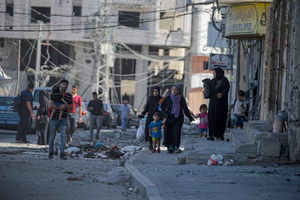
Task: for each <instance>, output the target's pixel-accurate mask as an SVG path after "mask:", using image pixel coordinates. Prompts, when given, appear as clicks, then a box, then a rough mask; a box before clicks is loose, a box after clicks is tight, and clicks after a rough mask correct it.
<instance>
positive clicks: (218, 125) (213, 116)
mask: <svg viewBox="0 0 300 200" xmlns="http://www.w3.org/2000/svg"><path fill="white" fill-rule="evenodd" d="M229 88H230V86H229V81H228V79H227V78H226V77H225V76H224V71H223V70H222V69H221V68H216V69H214V79H212V81H211V83H210V101H209V109H208V120H209V137H208V138H207V139H208V140H211V141H213V140H214V138H215V137H216V138H217V139H219V138H220V139H221V140H223V139H224V132H225V124H226V119H227V110H228V92H229Z"/></svg>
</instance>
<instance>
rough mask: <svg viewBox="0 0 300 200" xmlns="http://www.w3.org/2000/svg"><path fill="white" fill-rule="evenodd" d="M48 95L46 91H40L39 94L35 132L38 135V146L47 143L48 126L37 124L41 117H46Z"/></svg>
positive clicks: (46, 124)
mask: <svg viewBox="0 0 300 200" xmlns="http://www.w3.org/2000/svg"><path fill="white" fill-rule="evenodd" d="M48 109H49V94H48V93H47V91H46V90H41V91H40V94H39V107H38V110H37V120H36V130H37V133H38V144H41V145H46V144H48V142H49V136H50V134H49V124H48V123H39V122H40V117H41V116H42V115H48Z"/></svg>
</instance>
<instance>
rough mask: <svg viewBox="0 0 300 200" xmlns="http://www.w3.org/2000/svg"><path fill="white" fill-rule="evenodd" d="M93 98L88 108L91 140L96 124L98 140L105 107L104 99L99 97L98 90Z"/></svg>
mask: <svg viewBox="0 0 300 200" xmlns="http://www.w3.org/2000/svg"><path fill="white" fill-rule="evenodd" d="M92 96H93V99H92V100H91V101H90V102H89V104H88V106H87V110H88V111H90V140H91V141H93V132H94V126H95V124H96V125H97V133H96V140H99V138H100V137H99V133H100V129H101V126H102V120H104V107H103V102H102V100H100V99H98V94H97V92H93V94H92Z"/></svg>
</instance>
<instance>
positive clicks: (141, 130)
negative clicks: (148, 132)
mask: <svg viewBox="0 0 300 200" xmlns="http://www.w3.org/2000/svg"><path fill="white" fill-rule="evenodd" d="M144 138H145V129H144V128H143V126H142V120H140V126H139V128H138V130H137V132H136V139H137V140H138V141H140V142H141V141H143V139H144Z"/></svg>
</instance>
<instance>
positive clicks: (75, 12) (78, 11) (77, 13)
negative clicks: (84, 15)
mask: <svg viewBox="0 0 300 200" xmlns="http://www.w3.org/2000/svg"><path fill="white" fill-rule="evenodd" d="M73 16H77V17H79V16H81V6H73Z"/></svg>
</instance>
